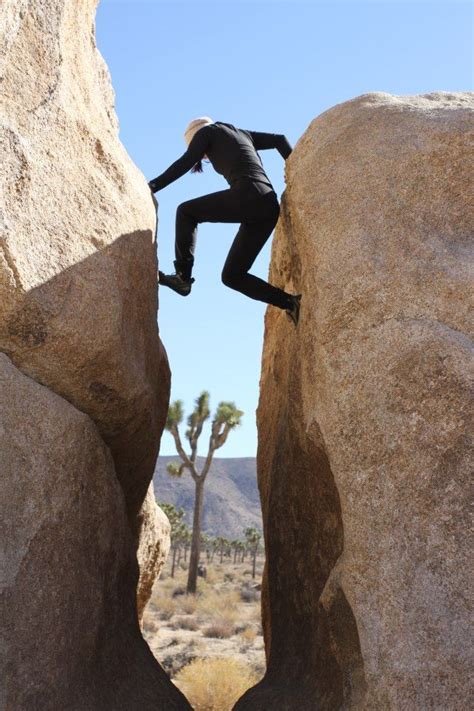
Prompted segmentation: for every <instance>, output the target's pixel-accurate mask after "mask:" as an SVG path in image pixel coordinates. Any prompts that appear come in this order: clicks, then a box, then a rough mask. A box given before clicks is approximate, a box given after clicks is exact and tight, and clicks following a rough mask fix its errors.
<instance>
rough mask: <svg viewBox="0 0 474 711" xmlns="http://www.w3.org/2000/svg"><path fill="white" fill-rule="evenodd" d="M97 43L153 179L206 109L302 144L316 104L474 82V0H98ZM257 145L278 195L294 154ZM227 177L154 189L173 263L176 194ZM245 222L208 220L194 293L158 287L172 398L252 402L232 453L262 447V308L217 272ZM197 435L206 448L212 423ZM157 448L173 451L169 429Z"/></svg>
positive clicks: (125, 128)
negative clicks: (258, 420)
mask: <svg viewBox="0 0 474 711" xmlns="http://www.w3.org/2000/svg"><path fill="white" fill-rule="evenodd" d="M97 43H98V46H99V49H100V51H101V52H102V54H103V56H104V57H105V60H106V61H107V64H108V66H109V69H110V72H111V75H112V81H113V85H114V89H115V92H116V110H117V114H118V117H119V121H120V137H121V140H122V142H123V143H124V144H125V146H126V148H127V150H128V152H129V153H130V155H131V157H132V159H133V160H134V161H135V163H136V164H137V165H138V166H139V167H140V168H141V170H142V171H143V173H144V174H145V176H146V178H147V180H150V179H151V178H154V177H156V176H157V175H159V174H160V173H162V172H163V171H164V170H165V169H166V168H167V167H168V166H169V165H170V164H171V163H172V162H173V161H175V160H176V159H177V158H179V157H180V156H181V155H182V154H183V152H184V151H185V150H186V144H185V142H184V137H183V133H184V130H185V128H186V126H187V124H188V123H189V121H190V120H191V119H193V118H195V117H197V116H210V117H211V118H212V119H213V120H214V121H226V122H229V123H233V124H235V125H236V126H238V127H241V128H247V129H251V130H255V131H269V132H272V133H284V134H285V135H286V136H287V138H288V140H289V141H290V143H291V145H292V146H294V145H295V144H296V142H297V141H298V139H299V137H300V136H301V135H302V134H303V133H304V131H305V130H306V128H307V126H308V125H309V123H310V122H311V121H312V120H313V119H314V118H315V117H316V116H317V115H318V114H320V113H322V112H323V111H325V110H326V109H328V108H330V107H331V106H334V104H337V103H340V102H342V101H347V100H349V99H351V98H353V97H355V96H358V95H360V94H363V93H366V92H369V91H385V92H389V93H391V94H417V93H426V92H430V91H437V90H445V91H466V90H472V89H473V66H472V6H471V5H470V4H469V3H467V2H456V1H454V0H450V1H449V2H442V1H441V0H439V1H435V0H433V1H432V2H429V1H428V0H425V1H424V2H411V1H409V0H405V1H399V2H390V1H388V0H387V1H383V0H380V1H379V2H376V1H373V2H357V1H356V0H353V1H352V2H338V1H337V0H333V2H317V1H316V0H314V1H307V2H298V1H297V0H288V1H287V2H281V1H280V2H278V1H271V0H268V1H264V0H260V1H259V0H251V1H250V0H248V1H246V0H241V1H240V2H228V1H226V0H219V1H216V2H200V1H199V0H194V1H193V2H180V1H179V0H174V2H160V0H150V1H146V0H142V1H140V0H130V1H128V0H102V1H101V2H100V4H99V7H98V11H97ZM260 155H261V157H262V160H263V163H264V166H265V168H266V171H267V173H268V175H269V177H270V179H271V181H272V182H273V185H274V187H275V190H276V192H277V194H278V197H279V198H281V194H282V192H283V190H284V187H285V185H284V173H283V171H284V161H283V159H282V158H281V156H280V155H279V153H278V152H277V151H262V152H261V153H260ZM227 188H228V185H227V183H226V181H225V180H224V178H223V177H222V176H220V175H218V174H217V173H215V172H214V170H213V168H212V166H211V165H210V164H209V163H204V173H201V174H200V173H197V174H191V173H186V174H185V175H184V176H183V177H182V178H180V179H179V180H177V181H175V182H174V183H172V184H171V185H169V186H168V187H167V188H165V189H164V190H161V191H159V192H158V193H157V194H156V197H157V200H158V203H159V205H158V220H159V226H158V239H159V246H158V253H159V259H160V268H161V269H162V270H163V271H165V272H170V271H174V269H173V264H172V260H173V259H174V224H175V222H174V221H175V211H176V207H177V205H178V204H179V203H180V202H182V201H184V200H188V199H190V198H193V197H198V196H200V195H204V194H206V193H210V192H214V191H216V190H224V189H227ZM237 229H238V225H237V224H221V225H220V224H215V223H202V224H200V225H199V227H198V242H197V251H196V263H195V269H194V272H193V275H194V277H195V278H196V282H195V284H194V286H193V291H192V293H191V295H190V296H188V297H187V298H183V297H181V296H178V295H177V294H174V293H173V292H171V291H169V290H167V289H165V288H162V289H161V291H160V311H159V324H160V331H161V338H162V340H163V343H164V345H165V348H166V350H167V352H168V357H169V359H170V364H171V369H172V393H171V396H172V399H173V400H174V399H178V398H179V399H181V400H183V401H184V403H185V407H186V412H187V413H188V412H189V411H190V409H191V408H192V406H193V402H194V399H195V398H196V397H197V395H198V394H199V393H200V392H201V391H202V390H209V391H210V393H211V406H212V409H213V410H214V408H215V407H216V406H217V404H218V402H219V401H220V400H233V401H234V402H235V403H236V404H237V406H238V407H239V408H240V409H242V410H243V411H244V412H245V416H244V418H243V424H242V426H241V427H240V428H239V430H237V431H235V432H233V433H231V435H230V437H229V439H228V442H227V444H226V445H225V446H224V447H223V448H222V449H221V450H219V452H218V453H217V456H224V457H238V456H254V455H255V454H256V443H257V433H256V426H255V410H256V407H257V402H258V384H259V377H260V358H261V352H262V338H263V318H264V312H265V308H266V306H265V305H264V304H262V303H261V302H258V301H253V300H251V299H248V298H246V297H244V296H243V295H241V294H239V293H237V292H234V291H232V290H231V289H229V288H227V287H225V286H224V285H223V284H222V283H221V281H220V273H221V270H222V265H223V264H224V261H225V257H226V255H227V251H228V249H229V247H230V245H231V242H232V239H233V237H234V235H235V233H236V232H237ZM270 245H271V238H270V240H269V241H268V243H267V244H266V246H265V247H264V249H263V251H262V252H261V253H260V255H259V256H258V258H257V261H256V262H255V265H254V268H253V270H252V271H253V272H254V273H255V274H257V275H258V276H261V277H263V278H264V279H266V278H267V275H268V265H269V259H270ZM270 308H273V307H270ZM290 326H291V324H288V327H289V330H290V332H291V328H290ZM201 439H202V440H203V441H202V444H201V448H200V450H199V454H201V455H202V454H205V453H206V448H207V440H208V431H205V432H204V434H203V437H202V438H201ZM161 454H175V449H174V445H173V441H172V439H171V437H170V435H169V434H168V433H165V434H164V436H163V440H162V446H161Z"/></svg>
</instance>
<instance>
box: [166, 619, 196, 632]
mask: <svg viewBox="0 0 474 711" xmlns="http://www.w3.org/2000/svg"><path fill="white" fill-rule="evenodd" d="M171 627H172V628H173V629H175V630H192V631H196V630H198V629H199V622H198V621H197V620H196V618H195V617H192V616H191V615H186V617H175V618H174V620H173V623H172V625H171Z"/></svg>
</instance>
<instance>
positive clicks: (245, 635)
mask: <svg viewBox="0 0 474 711" xmlns="http://www.w3.org/2000/svg"><path fill="white" fill-rule="evenodd" d="M239 637H240V639H241V640H242V642H243V644H244V646H245V647H249V646H250V645H252V644H253V643H254V642H255V640H256V638H257V633H256V632H255V630H254V629H253V627H247V628H246V629H244V630H243V631H242V632H241V633H240V634H239Z"/></svg>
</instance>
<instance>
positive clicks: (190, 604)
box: [179, 595, 197, 615]
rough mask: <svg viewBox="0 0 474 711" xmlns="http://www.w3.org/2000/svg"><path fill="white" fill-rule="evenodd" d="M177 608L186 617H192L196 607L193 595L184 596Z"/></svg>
mask: <svg viewBox="0 0 474 711" xmlns="http://www.w3.org/2000/svg"><path fill="white" fill-rule="evenodd" d="M179 607H180V609H181V610H182V611H183V612H184V613H186V615H194V613H195V612H196V607H197V600H196V597H195V595H184V596H183V598H182V599H181V600H180V601H179Z"/></svg>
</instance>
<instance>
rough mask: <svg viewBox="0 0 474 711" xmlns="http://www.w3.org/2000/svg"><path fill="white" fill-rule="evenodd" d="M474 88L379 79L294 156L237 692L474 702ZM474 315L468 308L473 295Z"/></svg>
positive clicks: (328, 705)
mask: <svg viewBox="0 0 474 711" xmlns="http://www.w3.org/2000/svg"><path fill="white" fill-rule="evenodd" d="M473 109H474V95H473V94H469V93H468V94H466V93H465V94H463V93H457V94H449V93H435V94H427V95H420V96H391V95H389V94H384V93H373V94H366V95H363V96H360V97H357V98H355V99H353V100H351V101H347V102H345V103H342V104H339V105H337V106H335V107H334V108H332V109H330V110H328V111H326V112H325V113H323V114H322V115H320V116H319V117H317V118H316V119H315V120H314V121H313V122H312V123H311V124H310V126H309V127H308V129H307V130H306V132H305V133H304V135H303V136H302V137H301V139H300V140H299V141H298V143H297V145H296V146H295V150H294V151H293V153H292V155H291V156H290V157H289V159H288V161H287V163H286V179H287V188H286V190H285V193H284V196H283V199H282V211H281V218H280V221H279V224H278V226H277V230H276V235H275V238H274V242H273V252H272V263H271V273H270V281H272V283H276V284H277V285H279V286H281V287H283V288H285V289H286V290H287V291H290V292H293V293H302V294H303V297H302V307H301V317H300V323H299V324H298V327H297V329H296V330H295V329H294V327H293V325H292V324H289V323H288V321H287V319H286V317H285V315H284V314H283V313H281V312H278V311H277V310H276V309H274V308H272V307H269V309H268V311H267V314H266V319H265V344H264V353H263V364H262V376H261V396H260V402H259V407H258V413H257V414H258V428H259V450H258V477H259V487H260V493H261V498H262V504H263V516H264V528H265V540H266V549H267V550H266V553H267V568H266V574H265V581H264V596H263V597H264V600H263V615H264V629H265V638H266V649H267V657H268V672H267V674H266V676H265V678H264V679H263V680H262V682H261V683H260V684H259V685H257V686H256V687H254V688H253V689H252V690H250V691H249V692H247V694H246V695H245V696H244V697H243V698H242V699H241V700H240V702H239V703H238V704H237V706H236V709H239V711H242V710H244V709H245V710H249V709H252V710H255V711H257V709H258V711H267V709H268V710H269V709H273V708H278V709H279V710H280V711H286V710H288V711H290V709H291V710H293V709H296V708H297V709H301V710H303V711H304V710H306V709H307V710H308V711H309V710H311V711H313V710H314V709H364V711H365V710H367V709H373V710H374V711H375V710H376V709H377V711H380V709H413V710H415V709H428V708H433V709H461V708H465V706H466V702H467V699H468V698H469V690H468V688H467V684H468V682H467V678H468V669H469V668H470V667H472V658H471V659H469V650H470V643H469V640H468V629H469V625H468V619H469V618H468V596H469V590H470V583H469V580H468V570H469V566H468V553H469V551H470V550H472V542H471V543H470V544H469V541H468V536H467V525H466V524H467V501H468V493H467V489H468V483H469V480H470V473H469V472H470V471H472V463H471V466H469V427H470V425H472V421H473V418H472V397H471V398H470V395H469V385H470V383H471V384H472V374H473V369H472V362H473V361H472V340H471V339H472V332H470V328H472V321H470V320H469V309H470V306H471V305H470V303H469V302H470V291H469V283H470V281H469V270H468V260H467V257H468V247H469V243H468V240H469V238H470V235H471V234H472V225H473V223H474V221H473V218H474V215H473V213H472V211H469V208H468V205H469V204H472V203H470V201H469V180H468V175H469V171H470V170H471V169H470V165H472V158H473V156H472V146H473V143H472V133H471V136H470V135H469V134H470V132H472V129H473ZM471 312H472V306H471Z"/></svg>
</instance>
